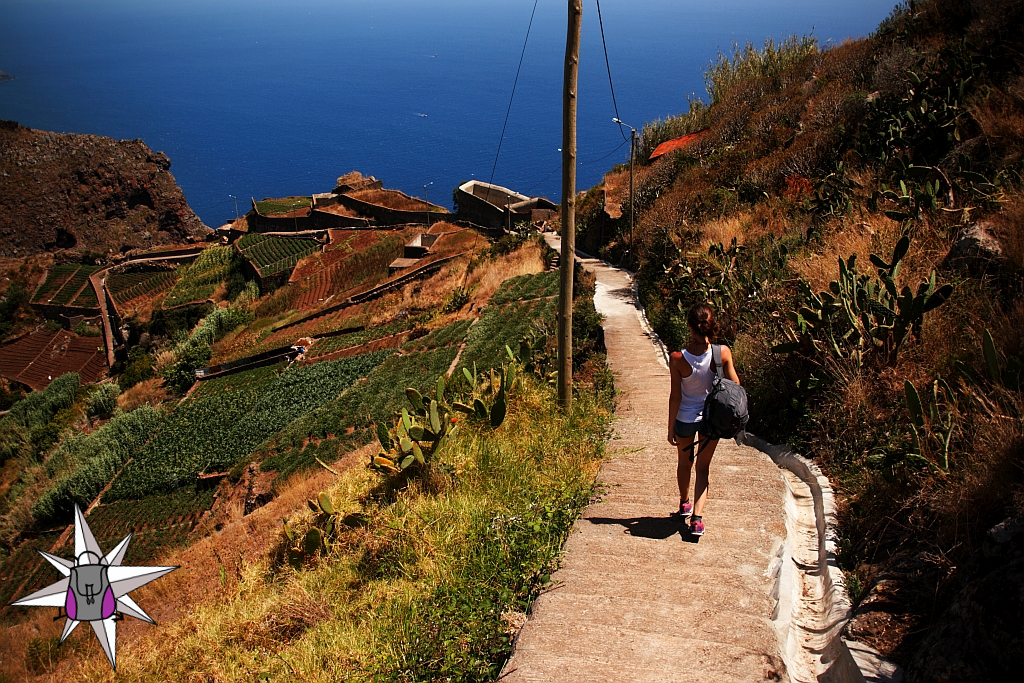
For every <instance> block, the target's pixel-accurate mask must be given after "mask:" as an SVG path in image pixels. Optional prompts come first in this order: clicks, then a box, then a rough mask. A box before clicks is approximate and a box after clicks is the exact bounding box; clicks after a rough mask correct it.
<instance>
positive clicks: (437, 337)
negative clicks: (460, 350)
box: [402, 320, 473, 351]
mask: <svg viewBox="0 0 1024 683" xmlns="http://www.w3.org/2000/svg"><path fill="white" fill-rule="evenodd" d="M472 324H473V321H472V320H458V321H456V322H453V323H451V324H450V325H445V326H444V327H439V328H437V329H436V330H434V331H433V332H431V333H430V334H428V335H427V336H425V337H420V338H419V339H413V340H412V341H408V342H406V343H405V346H403V347H402V350H403V351H426V350H428V349H439V348H441V347H442V346H451V345H452V344H458V343H459V342H461V341H462V340H463V339H465V338H466V332H468V331H469V327H470V325H472Z"/></svg>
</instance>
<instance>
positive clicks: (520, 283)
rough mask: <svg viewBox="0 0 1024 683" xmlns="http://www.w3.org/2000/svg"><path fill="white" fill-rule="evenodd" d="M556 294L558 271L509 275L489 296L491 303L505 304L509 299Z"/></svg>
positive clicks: (534, 297)
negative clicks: (492, 294)
mask: <svg viewBox="0 0 1024 683" xmlns="http://www.w3.org/2000/svg"><path fill="white" fill-rule="evenodd" d="M557 295H558V271H551V272H548V273H534V274H533V275H519V276H517V277H510V278H509V279H507V280H505V281H504V282H502V283H501V287H500V288H499V289H498V291H497V292H495V293H494V296H492V297H491V304H507V303H509V302H510V301H523V300H525V299H539V298H541V297H546V296H557Z"/></svg>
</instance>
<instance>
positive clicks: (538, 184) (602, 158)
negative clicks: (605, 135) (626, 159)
mask: <svg viewBox="0 0 1024 683" xmlns="http://www.w3.org/2000/svg"><path fill="white" fill-rule="evenodd" d="M627 143H629V140H628V139H626V140H624V141H623V142H621V143H619V146H618V147H616V148H615V149H613V150H612V151H610V152H608V153H607V154H605V155H604V156H603V157H598V158H597V159H589V160H582V159H581V160H580V162H579V163H580V166H587V165H590V164H596V163H597V162H599V161H604V160H605V159H607V158H608V157H610V156H611V155H613V154H615V153H616V152H618V151H619V150H620V149H622V148H623V147H625V146H626V144H627ZM561 168H562V164H561V163H559V164H558V166H556V167H555V170H554V171H552V172H551V173H548V174H547V176H545V177H544V180H542V181H540V182H539V183H537V184H536V185H534V186H533V187H531V188H530V189H528V190H527V191H526V193H527V194H529V193H530V192H533V191H534V190H535V189H537V188H538V187H540V186H541V185H543V184H544V183H546V182H547V181H548V178H550V177H551V176H553V175H555V174H556V173H558V171H559V169H561Z"/></svg>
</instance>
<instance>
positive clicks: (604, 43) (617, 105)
mask: <svg viewBox="0 0 1024 683" xmlns="http://www.w3.org/2000/svg"><path fill="white" fill-rule="evenodd" d="M595 1H596V2H597V24H598V26H600V27H601V46H602V47H603V48H604V66H605V68H606V69H607V70H608V87H609V88H610V89H611V91H612V106H613V107H615V118H616V119H621V118H622V117H621V116H619V103H618V102H616V101H615V85H614V84H613V83H612V65H611V63H610V62H609V61H608V44H607V43H606V42H605V40H604V21H603V20H602V19H601V0H595ZM619 135H621V136H622V139H623V140H627V138H626V134H625V133H623V132H622V124H621V123H620V124H619Z"/></svg>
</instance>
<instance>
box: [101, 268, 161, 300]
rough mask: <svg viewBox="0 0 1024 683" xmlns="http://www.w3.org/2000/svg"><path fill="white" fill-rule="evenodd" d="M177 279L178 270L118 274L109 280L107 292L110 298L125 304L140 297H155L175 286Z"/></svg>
mask: <svg viewBox="0 0 1024 683" xmlns="http://www.w3.org/2000/svg"><path fill="white" fill-rule="evenodd" d="M177 277H178V272H177V269H175V270H156V271H149V272H143V273H118V274H116V275H111V276H109V277H108V278H107V291H108V292H110V298H112V299H113V300H114V301H115V302H117V303H119V304H123V303H126V302H128V301H131V300H132V299H137V298H138V297H140V296H153V295H156V294H159V293H160V292H163V291H165V290H168V289H170V288H171V287H173V286H174V281H175V279H177Z"/></svg>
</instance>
